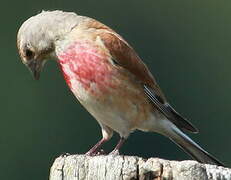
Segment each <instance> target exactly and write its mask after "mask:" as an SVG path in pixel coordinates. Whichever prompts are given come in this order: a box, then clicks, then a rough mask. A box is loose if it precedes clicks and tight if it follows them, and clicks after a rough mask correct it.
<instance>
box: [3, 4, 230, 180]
mask: <svg viewBox="0 0 231 180" xmlns="http://www.w3.org/2000/svg"><path fill="white" fill-rule="evenodd" d="M0 8H1V10H0V19H1V41H2V43H1V44H0V46H1V48H0V49H1V50H0V52H1V53H2V57H1V71H0V72H1V76H0V77H1V91H0V92H1V103H0V108H1V122H0V152H1V155H0V156H1V158H0V169H1V172H0V179H1V180H3V179H7V180H11V179H19V180H25V179H33V180H42V179H48V176H49V168H50V167H51V165H52V162H53V161H54V159H55V158H56V157H57V156H59V155H60V154H61V153H63V152H69V153H71V154H74V153H84V152H86V151H87V150H88V149H89V148H90V147H91V146H92V145H93V144H94V143H96V141H97V140H98V139H99V138H100V137H101V132H100V128H99V126H98V124H97V122H96V121H95V120H94V119H93V118H92V117H91V116H90V115H89V114H88V113H87V112H86V110H85V109H83V107H82V106H81V105H80V104H79V103H78V102H77V100H76V99H75V98H74V96H73V95H72V93H71V92H70V91H69V90H68V88H67V86H66V84H65V82H64V80H63V78H62V75H61V73H60V71H59V69H58V67H57V64H56V63H55V62H49V63H48V64H47V65H46V67H45V69H44V71H43V73H42V77H41V79H40V80H39V81H34V80H33V78H32V77H31V75H30V73H29V71H28V70H27V69H26V68H25V67H24V66H23V65H22V64H21V62H20V60H19V56H18V53H17V49H16V43H15V42H16V33H17V30H18V28H19V27H20V25H21V24H22V22H23V21H25V20H26V19H27V18H29V17H30V16H32V15H34V14H37V13H38V12H40V11H41V10H42V9H44V10H55V9H61V10H65V11H74V12H77V13H78V14H81V15H86V16H90V17H94V18H96V19H98V20H100V21H102V22H104V23H105V24H107V25H109V26H111V27H112V28H114V29H115V30H116V31H117V32H119V33H120V34H121V35H122V36H123V37H124V38H125V39H126V40H127V41H128V42H129V43H130V44H131V45H132V46H133V47H134V48H135V49H136V50H137V52H138V53H139V55H140V56H141V57H142V59H143V60H144V61H145V63H146V64H147V65H148V66H149V67H150V69H151V71H152V72H153V74H154V75H155V77H156V79H157V81H158V82H159V84H160V86H161V87H162V90H163V91H164V93H165V94H166V96H167V97H168V99H169V101H170V102H171V103H172V104H173V106H174V107H175V108H176V109H177V110H178V111H179V112H180V113H182V114H183V115H185V116H186V117H188V119H190V120H191V122H192V123H193V124H195V125H196V126H197V127H198V128H199V130H200V134H198V135H191V137H192V138H193V139H194V140H196V141H197V142H198V143H199V144H201V145H202V147H204V148H205V149H206V150H208V151H209V152H211V153H212V154H214V155H215V156H216V157H217V158H219V159H220V160H222V161H224V162H225V163H226V164H227V165H228V166H231V155H230V151H231V142H230V134H229V133H230V128H231V121H230V107H231V101H230V100H231V95H230V89H231V70H230V67H231V61H230V59H231V51H230V47H231V20H230V19H231V11H230V9H231V1H225V0H220V1H217V0H205V1H201V0H194V1H185V0H176V1H172V0H155V1H154V0H143V1H138V0H137V1H135V0H126V1H125V0H114V1H112V0H111V1H108V0H97V1H96V0H69V1H65V0H57V1H54V0H46V1H45V0H39V1H31V0H20V1H2V2H1V7H0ZM118 139H119V137H118V135H116V136H114V137H113V139H112V140H111V141H110V142H109V143H107V144H106V145H105V146H104V148H105V150H106V151H110V150H111V149H112V147H113V146H114V145H115V144H116V142H117V141H118ZM122 153H123V154H127V155H138V156H142V157H160V158H165V159H175V160H183V159H190V157H188V156H187V155H186V154H185V153H184V152H182V151H181V150H180V149H179V148H178V147H177V146H176V145H175V144H173V143H172V142H171V141H170V140H168V139H167V138H165V137H163V136H160V135H158V134H154V133H143V132H135V133H133V134H132V135H131V136H130V138H129V140H128V141H127V143H126V144H125V145H124V146H123V148H122Z"/></svg>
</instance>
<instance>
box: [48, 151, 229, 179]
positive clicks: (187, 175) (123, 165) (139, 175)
mask: <svg viewBox="0 0 231 180" xmlns="http://www.w3.org/2000/svg"><path fill="white" fill-rule="evenodd" d="M161 179H164V180H182V179H186V180H200V179H202V180H206V179H209V180H212V179H214V180H227V179H231V169H229V168H224V167H218V166H215V165H208V164H200V163H198V162H196V161H189V160H187V161H169V160H163V159H158V158H149V159H143V158H140V157H136V156H113V155H107V156H104V155H101V156H94V157H90V156H86V155H69V156H68V155H65V156H60V157H58V158H57V159H56V160H55V162H54V164H53V165H52V167H51V170H50V180H161Z"/></svg>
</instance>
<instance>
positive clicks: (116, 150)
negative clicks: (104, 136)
mask: <svg viewBox="0 0 231 180" xmlns="http://www.w3.org/2000/svg"><path fill="white" fill-rule="evenodd" d="M125 140H126V139H125V138H124V137H121V138H120V140H119V142H118V144H117V145H116V147H115V148H114V149H113V151H112V152H110V154H111V155H119V154H120V153H119V149H120V148H121V146H122V145H123V144H124V142H125Z"/></svg>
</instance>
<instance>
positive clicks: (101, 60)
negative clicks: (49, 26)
mask: <svg viewBox="0 0 231 180" xmlns="http://www.w3.org/2000/svg"><path fill="white" fill-rule="evenodd" d="M58 58H59V64H60V67H61V70H62V72H63V75H64V78H65V80H66V82H67V84H68V86H69V87H70V88H71V90H75V89H76V88H78V87H75V86H76V83H72V82H74V81H76V80H77V81H78V82H79V83H80V84H81V86H82V87H84V88H85V89H86V90H92V88H91V87H92V86H91V85H93V84H94V88H98V90H100V91H106V90H107V89H108V88H113V87H114V85H113V82H112V76H113V67H112V65H111V64H110V62H109V61H108V59H109V58H110V56H109V55H108V54H107V53H106V52H104V50H103V49H102V48H100V47H98V46H94V45H92V44H91V43H88V42H75V43H73V44H72V45H71V46H69V47H68V48H67V49H66V50H65V51H64V52H63V53H61V54H60V55H59V56H58Z"/></svg>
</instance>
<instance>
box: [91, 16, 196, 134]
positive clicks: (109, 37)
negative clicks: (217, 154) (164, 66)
mask: <svg viewBox="0 0 231 180" xmlns="http://www.w3.org/2000/svg"><path fill="white" fill-rule="evenodd" d="M88 27H89V28H94V29H96V30H97V31H96V32H97V36H100V38H101V40H102V41H103V42H104V45H105V46H106V47H107V49H108V50H109V52H110V54H111V56H112V58H113V59H114V60H115V61H116V62H117V63H118V64H119V65H120V66H122V67H123V68H125V69H127V70H128V71H130V72H131V73H132V74H134V75H135V76H136V77H137V79H138V80H139V81H140V82H141V83H142V85H143V87H144V92H145V93H146V95H147V97H148V98H149V99H150V101H151V102H152V104H153V105H154V106H155V107H156V108H157V109H158V110H159V111H160V112H162V113H163V114H164V115H165V116H166V118H168V119H169V120H171V121H172V122H173V123H174V124H175V125H176V126H178V127H179V128H181V129H186V130H188V131H190V132H198V130H197V129H196V128H195V127H194V126H193V125H192V124H191V123H190V122H188V121H187V120H186V119H185V118H183V117H182V116H181V115H180V114H179V113H177V112H176V111H175V110H174V109H173V108H172V107H171V106H170V105H169V104H168V102H167V101H166V98H165V96H164V94H163V93H162V91H161V89H160V87H159V86H158V84H157V83H156V81H155V79H154V77H153V76H152V74H151V73H150V71H149V70H148V68H147V66H146V65H145V64H144V63H143V61H142V60H141V59H140V57H139V56H138V55H137V54H136V52H135V50H134V49H133V48H132V47H131V46H130V45H129V44H128V43H127V42H126V41H125V40H124V39H123V38H122V37H121V36H120V35H118V34H117V33H116V32H115V31H113V30H112V29H110V28H109V27H107V26H105V25H104V24H102V23H100V22H98V21H95V20H91V21H90V22H89V24H88Z"/></svg>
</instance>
